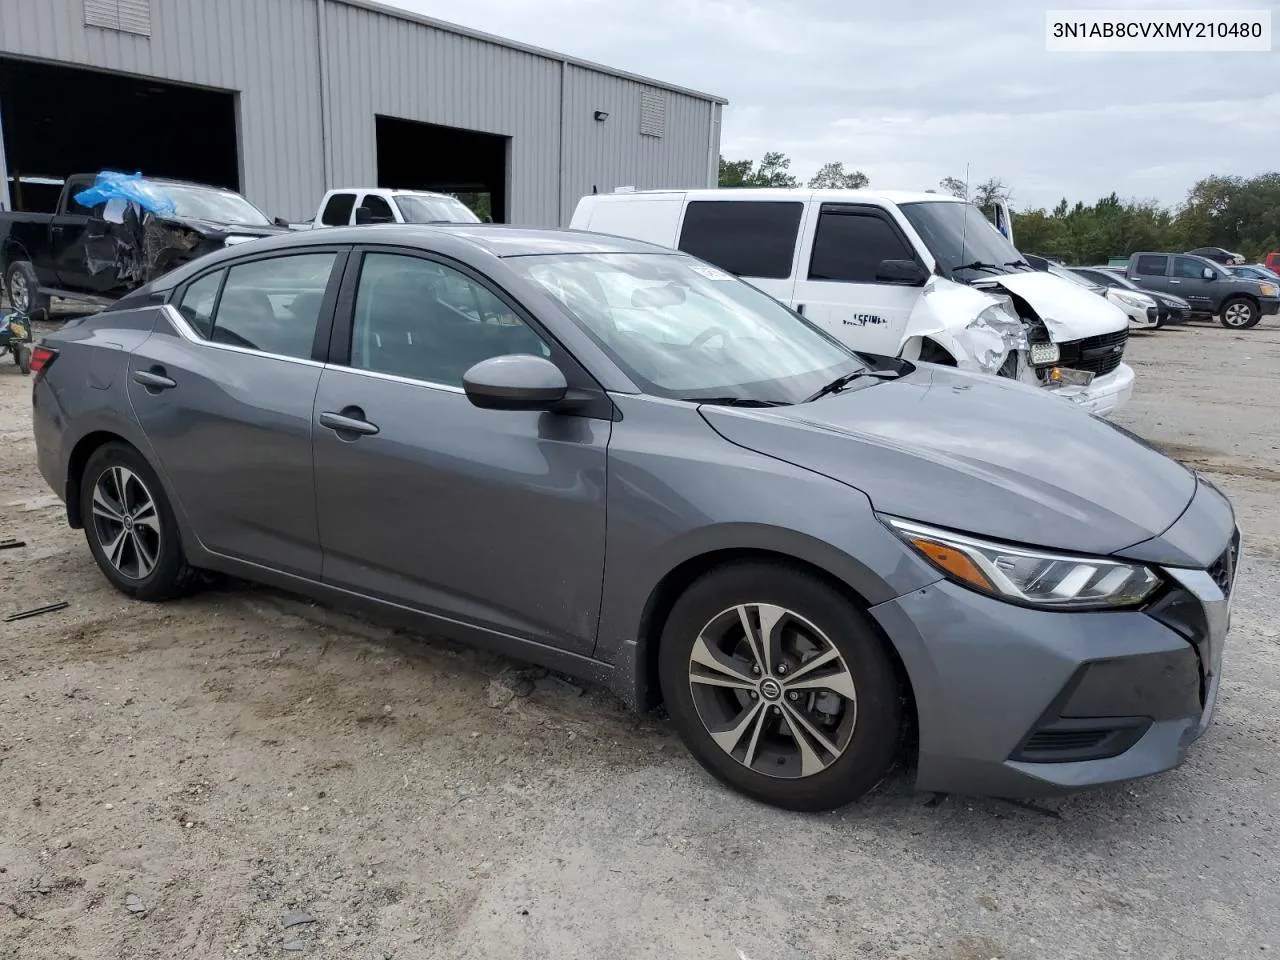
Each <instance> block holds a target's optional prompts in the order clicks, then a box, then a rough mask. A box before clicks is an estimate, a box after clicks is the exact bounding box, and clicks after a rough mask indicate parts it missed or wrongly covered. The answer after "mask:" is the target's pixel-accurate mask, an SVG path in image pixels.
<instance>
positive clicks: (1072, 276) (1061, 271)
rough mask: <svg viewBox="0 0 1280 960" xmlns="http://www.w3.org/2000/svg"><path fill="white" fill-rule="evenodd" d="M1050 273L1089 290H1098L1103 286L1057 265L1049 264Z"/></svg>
mask: <svg viewBox="0 0 1280 960" xmlns="http://www.w3.org/2000/svg"><path fill="white" fill-rule="evenodd" d="M1048 272H1049V273H1051V274H1053V275H1054V276H1055V277H1061V278H1062V279H1063V280H1070V281H1071V282H1072V283H1074V284H1078V285H1079V286H1082V287H1084V288H1086V289H1088V290H1097V289H1098V287H1100V286H1101V284H1098V283H1094V282H1093V281H1092V280H1090V279H1088V278H1087V277H1082V276H1080V274H1078V273H1072V272H1071V271H1070V270H1068V269H1066V268H1065V267H1060V266H1058V265H1057V264H1056V263H1051V264H1049V270H1048Z"/></svg>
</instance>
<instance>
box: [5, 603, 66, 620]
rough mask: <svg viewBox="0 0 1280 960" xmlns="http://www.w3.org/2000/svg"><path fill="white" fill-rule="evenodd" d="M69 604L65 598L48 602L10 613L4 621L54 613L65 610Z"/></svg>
mask: <svg viewBox="0 0 1280 960" xmlns="http://www.w3.org/2000/svg"><path fill="white" fill-rule="evenodd" d="M69 606H71V604H69V603H68V602H67V601H66V600H59V601H58V602H57V603H48V604H45V605H44V606H43V607H32V608H31V609H30V610H19V611H18V612H17V613H11V614H9V615H8V616H7V617H5V618H4V622H5V623H13V622H14V621H15V620H26V619H27V618H28V617H39V616H41V615H43V614H46V613H56V612H57V611H59V610H65V609H67V607H69Z"/></svg>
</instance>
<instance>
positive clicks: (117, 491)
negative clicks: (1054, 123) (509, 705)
mask: <svg viewBox="0 0 1280 960" xmlns="http://www.w3.org/2000/svg"><path fill="white" fill-rule="evenodd" d="M32 365H33V367H34V368H37V372H36V378H35V383H34V397H33V402H34V407H35V411H34V414H35V416H34V421H35V433H36V443H37V449H38V453H39V464H40V468H41V471H42V472H43V474H44V476H45V477H46V478H47V480H48V482H49V484H50V485H51V486H52V487H53V489H54V490H55V491H57V492H58V493H59V494H60V495H62V496H63V497H64V498H65V501H66V505H67V519H68V521H69V522H70V524H71V525H72V526H73V527H82V528H83V529H84V531H85V535H86V538H87V541H88V546H89V549H90V550H91V551H92V553H93V556H94V558H95V559H96V561H97V563H98V565H99V567H100V568H101V570H102V572H103V573H104V574H105V576H106V577H107V578H108V579H109V580H110V581H111V582H112V583H113V584H114V585H115V586H116V587H117V588H119V589H120V590H121V591H123V592H124V593H125V594H127V595H129V596H132V597H136V598H138V599H140V600H164V599H169V598H172V597H176V596H178V595H180V594H182V593H183V592H184V591H186V590H188V589H190V588H192V587H193V586H195V585H196V584H197V583H198V581H199V579H200V578H199V571H204V570H208V571H222V572H225V573H230V574H235V575H238V576H242V577H246V578H250V579H253V580H258V581H262V582H265V583H269V584H275V585H277V586H279V587H283V588H285V589H288V590H293V591H297V592H300V593H304V594H308V595H311V596H313V597H316V598H319V599H322V600H326V601H330V602H333V603H338V604H347V605H352V606H354V607H356V608H357V609H361V610H364V611H366V612H369V613H371V614H374V615H378V616H380V617H383V618H390V619H392V620H394V621H397V622H399V623H401V624H404V625H407V626H409V627H411V628H415V629H418V630H421V631H425V632H430V633H436V634H443V635H447V636H450V637H454V638H458V639H462V640H465V641H469V642H472V643H476V644H480V645H483V646H486V647H489V648H493V649H496V650H499V651H502V652H505V653H508V654H512V655H514V656H518V657H522V658H526V659H528V660H532V661H536V662H538V663H541V664H545V665H547V666H549V667H553V668H556V669H559V670H563V671H567V672H569V673H573V674H577V675H579V676H582V677H586V678H590V679H592V680H594V681H597V682H599V683H601V684H604V685H606V686H607V687H609V688H611V689H612V690H613V691H615V692H616V693H617V694H618V695H619V696H621V697H622V698H623V699H624V700H626V701H627V702H628V703H629V704H631V705H633V706H635V707H637V708H648V707H652V706H654V705H656V704H657V703H658V702H665V705H666V708H667V710H668V711H669V713H670V716H671V718H672V721H673V723H674V725H675V727H676V729H677V730H678V731H679V733H680V735H681V737H682V738H683V739H684V741H685V743H686V744H687V745H688V747H689V749H690V751H691V752H692V753H693V755H694V756H695V757H696V758H697V759H698V761H699V762H700V763H701V764H702V765H703V766H704V767H706V769H707V770H709V771H710V772H711V773H712V774H713V775H715V776H716V777H718V778H719V779H721V780H722V781H723V782H725V783H726V784H729V785H730V786H732V787H734V788H736V789H738V790H740V791H742V792H744V793H746V794H748V795H750V796H752V797H755V798H758V799H760V800H762V801H765V802H768V803H771V804H776V805H778V806H782V807H788V808H792V809H799V810H819V809H825V808H830V807H835V806H838V805H841V804H844V803H847V802H849V801H851V800H853V799H855V798H857V797H859V796H861V795H862V794H863V793H865V792H866V791H868V790H870V789H871V788H873V787H874V786H875V785H876V784H877V783H878V782H879V781H880V780H881V779H882V778H883V777H884V776H885V775H886V773H887V771H888V770H889V769H890V767H891V765H892V764H893V762H894V760H895V759H896V758H898V757H900V756H901V755H902V754H903V752H904V748H911V749H914V750H915V753H916V756H917V758H918V763H917V764H916V782H917V784H918V786H919V787H920V788H921V789H925V790H939V791H960V792H970V793H991V794H999V795H1005V796H1019V795H1036V794H1042V793H1052V792H1056V791H1060V790H1066V789H1075V788H1081V787H1086V786H1090V785H1094V784H1100V783H1107V782H1112V781H1117V780H1125V779H1128V778H1132V777H1140V776H1144V775H1147V774H1152V773H1156V772H1158V771H1161V770H1166V769H1168V768H1170V767H1172V766H1174V765H1176V764H1177V763H1179V762H1180V761H1181V760H1182V758H1183V755H1184V753H1185V752H1186V750H1187V748H1188V746H1189V745H1190V743H1191V742H1192V741H1193V740H1194V739H1195V738H1196V737H1197V736H1198V735H1199V734H1200V733H1201V732H1202V731H1203V730H1204V729H1205V727H1206V726H1207V724H1208V723H1209V721H1210V717H1211V716H1212V714H1213V710H1214V703H1215V700H1216V697H1217V691H1218V683H1219V676H1220V671H1221V663H1222V652H1223V644H1224V642H1225V638H1226V634H1227V624H1228V618H1229V607H1230V595H1231V587H1232V581H1233V577H1234V572H1235V564H1236V553H1237V549H1238V535H1237V532H1236V526H1235V522H1234V516H1233V512H1232V509H1231V506H1230V504H1229V503H1228V501H1227V500H1226V499H1225V498H1224V497H1223V496H1222V494H1220V493H1219V492H1218V491H1217V490H1216V489H1214V488H1213V487H1212V486H1210V485H1209V484H1208V483H1207V482H1206V481H1204V480H1203V479H1200V478H1198V477H1197V476H1196V475H1194V474H1193V473H1191V472H1190V471H1188V470H1186V469H1184V468H1183V467H1181V466H1180V465H1178V464H1177V463H1175V462H1173V461H1172V460H1169V459H1167V458H1166V457H1164V456H1163V455H1161V454H1160V453H1158V452H1157V451H1155V450H1154V449H1152V448H1151V447H1149V446H1147V445H1146V444H1144V443H1143V442H1141V441H1140V440H1138V439H1137V438H1135V437H1132V436H1130V435H1128V434H1126V433H1125V432H1124V431H1122V430H1120V429H1118V428H1116V427H1113V426H1111V425H1109V424H1108V423H1106V422H1105V421H1101V420H1098V419H1095V418H1093V417H1090V416H1088V415H1087V414H1085V413H1082V412H1081V411H1079V410H1076V409H1075V408H1073V407H1072V406H1071V405H1069V404H1064V403H1061V402H1059V401H1058V400H1056V399H1055V398H1053V397H1047V396H1044V392H1043V391H1041V390H1037V389H1035V388H1032V387H1028V386H1025V385H1023V384H1020V383H1017V382H1014V381H1009V380H993V379H991V378H986V377H979V376H973V375H969V374H965V373H963V372H958V371H956V370H954V369H949V368H946V367H938V366H932V365H929V364H913V363H909V362H906V361H903V360H899V359H895V358H890V357H880V356H869V355H863V354H858V353H854V352H852V351H850V350H849V349H848V348H846V347H844V346H843V345H841V344H840V343H839V342H837V341H836V340H834V339H832V338H831V337H829V336H828V335H827V334H825V333H824V332H822V331H821V330H819V329H818V328H816V327H814V326H813V325H811V324H810V323H809V322H808V321H806V320H805V319H804V318H803V317H801V316H799V315H797V314H795V313H793V312H792V311H790V310H788V309H787V308H785V307H783V306H781V305H779V304H778V303H777V302H776V301H774V300H772V299H771V298H769V297H767V296H765V295H764V294H762V293H760V292H759V291H758V290H756V289H755V288H753V287H751V286H749V285H747V284H745V283H743V282H741V281H739V280H737V279H735V278H734V277H732V276H730V275H728V274H726V273H724V272H723V271H721V270H719V269H717V268H715V267H713V266H710V265H708V264H706V263H704V262H702V261H699V260H695V259H693V258H691V257H689V256H686V255H684V254H680V253H675V252H672V251H667V250H663V249H661V248H658V247H655V246H651V245H649V244H644V243H638V242H635V241H631V240H623V239H618V238H613V237H607V236H600V235H594V234H585V233H573V232H563V231H552V230H523V229H513V228H501V227H493V226H486V225H475V226H442V227H425V226H410V225H387V226H365V227H354V228H351V227H347V228H335V229H331V230H324V231H315V232H306V233H294V234H291V235H289V236H286V237H281V238H268V239H263V240H258V241H254V242H253V243H252V244H243V245H240V246H237V247H234V248H231V249H228V250H226V251H223V252H220V253H215V254H211V255H209V256H206V257H203V258H201V259H200V260H198V261H196V262H193V263H191V264H189V265H187V266H184V267H181V268H179V269H177V270H175V271H173V272H172V273H170V274H168V275H167V276H165V277H163V278H161V279H159V280H157V281H155V282H153V283H151V284H150V285H148V286H146V287H143V288H141V289H140V290H138V291H136V292H135V293H133V294H131V295H130V296H128V297H126V298H124V299H123V300H121V301H119V302H118V303H116V304H115V305H113V307H111V308H109V309H108V310H107V311H105V312H103V313H100V314H98V315H97V316H94V317H91V318H88V319H85V320H81V321H77V322H72V323H69V324H68V325H67V326H66V327H65V328H64V329H63V330H61V331H60V332H58V333H56V334H53V335H51V336H49V337H47V338H46V339H45V340H44V341H43V342H42V343H41V344H40V345H38V346H37V348H36V349H35V350H34V351H33V360H32Z"/></svg>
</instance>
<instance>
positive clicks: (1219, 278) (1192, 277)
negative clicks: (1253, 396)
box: [1125, 253, 1280, 330]
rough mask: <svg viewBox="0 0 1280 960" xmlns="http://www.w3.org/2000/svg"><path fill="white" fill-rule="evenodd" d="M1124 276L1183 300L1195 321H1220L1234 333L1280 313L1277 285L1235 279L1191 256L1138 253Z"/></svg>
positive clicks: (1218, 266) (1206, 262)
mask: <svg viewBox="0 0 1280 960" xmlns="http://www.w3.org/2000/svg"><path fill="white" fill-rule="evenodd" d="M1125 276H1126V277H1128V278H1129V279H1130V280H1132V281H1133V282H1134V283H1136V284H1137V285H1138V286H1140V287H1143V288H1144V289H1147V290H1152V291H1155V292H1157V293H1172V294H1174V295H1175V296H1179V297H1182V299H1184V300H1186V301H1187V303H1189V304H1190V305H1191V315H1192V316H1193V317H1202V318H1208V317H1217V318H1218V320H1219V322H1220V323H1221V324H1222V325H1223V326H1224V327H1230V328H1232V329H1234V330H1246V329H1248V328H1249V327H1253V326H1257V323H1258V321H1259V320H1261V319H1262V318H1263V317H1265V316H1270V315H1271V314H1274V313H1280V287H1278V286H1277V284H1274V283H1268V282H1266V281H1263V280H1250V279H1248V278H1247V277H1236V276H1232V275H1231V274H1229V273H1227V271H1226V270H1224V269H1223V268H1222V267H1221V266H1220V265H1219V264H1217V263H1214V262H1213V261H1212V260H1208V259H1206V258H1204V257H1199V256H1194V255H1192V254H1189V253H1135V254H1133V255H1132V256H1130V257H1129V268H1128V269H1127V270H1126V271H1125Z"/></svg>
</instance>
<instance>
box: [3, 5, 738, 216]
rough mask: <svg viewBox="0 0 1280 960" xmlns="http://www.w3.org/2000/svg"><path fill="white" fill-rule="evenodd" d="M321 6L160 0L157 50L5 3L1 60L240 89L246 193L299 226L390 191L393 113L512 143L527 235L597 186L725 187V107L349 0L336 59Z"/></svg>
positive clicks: (339, 15) (338, 8)
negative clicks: (385, 184) (643, 127)
mask: <svg viewBox="0 0 1280 960" xmlns="http://www.w3.org/2000/svg"><path fill="white" fill-rule="evenodd" d="M320 3H321V0H151V32H152V35H151V37H149V38H148V37H145V36H138V35H135V34H131V33H124V32H121V31H117V30H105V29H100V28H96V27H86V26H85V25H84V0H0V55H3V54H11V55H17V56H25V57H33V58H39V59H44V60H58V61H63V62H66V63H72V64H77V65H82V66H88V67H96V68H100V69H105V70H115V71H123V72H127V73H132V74H139V75H143V76H151V77H155V78H157V79H164V80H172V81H178V82H183V83H192V84H198V85H202V86H208V87H216V88H220V89H226V90H234V91H237V92H238V93H239V98H238V101H239V126H240V129H239V133H240V143H241V158H242V159H241V167H242V171H241V172H242V186H243V190H244V193H245V194H246V196H248V197H249V198H250V199H251V200H253V201H254V202H255V203H257V204H259V205H260V206H262V207H263V208H264V209H266V210H268V211H269V212H271V213H273V214H281V215H284V216H288V217H291V218H301V217H307V216H310V215H311V214H312V213H314V212H315V206H316V204H317V202H318V200H319V197H320V195H321V194H322V193H323V191H324V190H325V189H326V188H327V187H328V186H335V185H336V186H347V185H358V184H371V183H374V182H375V180H376V176H377V149H376V143H375V136H374V117H375V115H377V114H383V115H387V116H393V117H399V118H402V119H405V120H419V121H423V122H427V123H437V124H444V125H446V126H451V127H461V128H465V129H470V130H478V131H483V132H485V133H494V134H501V135H503V136H507V137H510V138H511V149H510V157H509V168H508V175H509V179H510V185H509V195H508V212H509V217H508V219H509V220H511V221H512V222H514V223H525V224H541V225H556V224H561V223H567V222H568V219H569V216H570V215H571V214H572V211H573V207H574V205H575V204H576V203H577V200H578V198H579V197H580V196H582V195H584V194H587V193H590V192H591V190H592V188H593V187H595V188H597V189H599V190H600V191H601V192H605V191H607V190H612V189H613V188H614V187H618V186H635V187H637V188H644V187H698V186H707V185H713V184H714V172H713V171H714V168H715V163H714V158H715V156H717V155H718V151H719V107H718V105H717V104H715V103H714V102H712V101H711V100H707V99H703V98H699V97H696V96H692V95H690V94H684V93H679V92H676V91H673V90H666V89H658V88H655V87H651V86H648V85H646V84H644V83H642V82H639V81H637V80H632V79H628V78H624V77H618V76H613V75H611V74H608V73H603V72H600V71H598V70H592V69H589V68H587V67H585V66H582V65H579V64H576V63H573V62H571V61H570V62H567V63H566V62H565V61H563V60H560V59H557V58H555V57H554V56H549V55H544V54H541V53H536V52H530V51H526V50H521V49H516V48H512V47H507V46H503V45H501V44H499V43H494V42H490V41H486V40H483V39H478V38H475V37H471V36H466V35H463V34H459V33H453V32H451V31H448V30H443V29H439V28H436V27H433V26H430V25H426V24H422V23H417V22H414V21H411V20H406V19H403V18H400V17H396V16H391V15H389V14H387V13H383V12H380V11H378V10H376V9H368V8H365V7H362V6H356V5H350V4H347V3H343V2H341V0H323V18H324V34H325V37H326V38H327V42H326V43H325V47H324V57H323V58H322V57H321V56H320V48H319V46H318V39H319V36H320V30H319V25H320V17H321V12H320V8H319V4H320ZM322 59H323V61H324V63H325V69H326V71H327V77H328V83H327V85H326V88H325V91H326V95H325V97H324V98H322V97H321V82H320V75H321V61H322ZM562 91H563V104H562V100H561V94H562ZM645 91H656V92H657V93H659V94H660V95H661V97H662V98H664V101H665V103H664V106H665V123H664V130H663V135H662V136H661V137H651V136H642V135H641V134H640V103H641V96H642V94H643V93H644V92H645ZM322 99H323V100H324V108H323V109H322ZM651 106H652V104H651ZM562 110H563V113H562ZM597 110H603V111H606V112H607V113H608V114H609V118H608V120H607V121H605V122H603V123H602V122H598V121H596V120H595V119H594V113H595V111H597ZM322 113H323V114H326V115H327V117H328V131H327V132H328V136H327V140H326V137H325V130H324V125H323V124H322V120H321V116H322ZM0 120H2V118H0ZM326 150H327V151H328V153H329V158H330V163H329V166H330V170H329V180H330V181H331V182H330V183H329V184H326V182H325V181H326V177H325V167H326V164H325V152H326Z"/></svg>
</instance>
